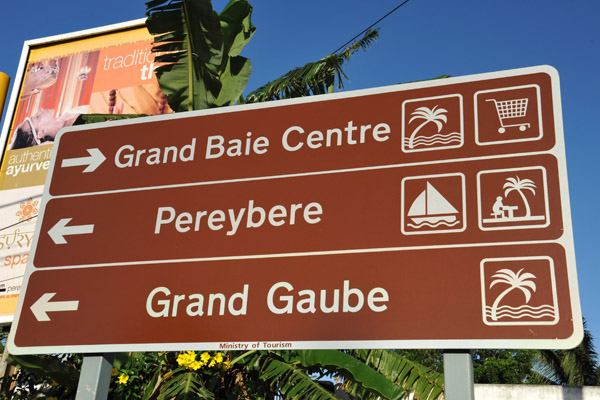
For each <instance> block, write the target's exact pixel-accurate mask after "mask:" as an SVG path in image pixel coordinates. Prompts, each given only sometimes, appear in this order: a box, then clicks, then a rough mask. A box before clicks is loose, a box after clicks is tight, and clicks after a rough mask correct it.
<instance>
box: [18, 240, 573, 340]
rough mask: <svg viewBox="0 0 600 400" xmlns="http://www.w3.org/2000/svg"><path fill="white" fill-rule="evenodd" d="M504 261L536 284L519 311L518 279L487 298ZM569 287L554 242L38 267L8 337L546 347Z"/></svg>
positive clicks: (559, 333)
mask: <svg viewBox="0 0 600 400" xmlns="http://www.w3.org/2000/svg"><path fill="white" fill-rule="evenodd" d="M505 270H510V271H514V273H515V274H517V273H518V272H519V271H522V272H521V274H520V276H521V277H522V278H523V279H522V283H523V284H525V283H527V282H535V283H536V285H537V286H536V290H533V289H532V288H531V287H529V286H526V285H525V286H523V290H526V291H528V292H529V293H530V295H531V298H530V300H529V302H528V303H527V306H528V308H526V309H524V310H522V311H520V312H521V313H522V314H523V315H524V317H523V318H522V319H521V320H514V319H513V318H511V315H513V314H511V313H510V310H508V311H507V307H514V308H515V309H517V312H519V311H518V310H519V307H522V305H523V304H524V302H525V297H524V296H523V292H522V291H521V290H515V291H514V293H512V294H510V295H508V296H503V297H502V298H501V299H499V296H500V293H501V292H502V291H504V290H505V289H506V288H508V287H510V282H511V281H510V279H512V277H511V276H507V277H504V276H503V275H502V274H507V275H509V274H510V273H508V272H503V271H505ZM298 271H301V273H299V272H298ZM500 275H502V276H500ZM494 281H497V283H496V284H494V285H493V286H491V287H490V283H492V282H494ZM570 290H571V289H570V287H569V283H568V271H567V266H566V256H565V253H564V250H563V249H562V247H561V246H559V245H556V244H543V245H539V246H537V247H536V251H534V252H532V251H531V247H530V246H527V245H508V246H492V247H486V246H482V247H474V248H465V247H463V248H448V249H436V250H432V249H427V250H407V251H384V252H374V253H358V254H330V255H318V256H317V255H309V256H296V257H268V258H255V259H246V260H221V261H204V262H187V263H164V264H151V265H146V264H142V265H128V266H122V265H119V266H111V267H103V268H76V269H62V270H42V271H36V272H35V273H34V274H33V275H32V276H31V278H30V280H29V283H28V289H27V293H28V296H27V298H26V301H25V304H24V309H26V310H28V311H27V312H24V313H22V314H21V318H20V320H19V330H22V332H23V333H22V334H21V333H20V332H19V334H18V335H17V336H16V339H15V345H16V346H18V347H19V348H27V347H30V346H31V347H33V348H32V349H31V351H37V352H45V351H46V349H48V348H51V349H53V350H54V351H58V352H79V351H83V350H84V349H92V350H94V351H95V349H103V350H106V351H125V350H126V349H127V350H129V351H131V350H134V349H140V350H142V349H143V350H159V349H160V350H166V349H181V348H188V347H189V348H197V347H200V348H205V349H224V348H225V349H226V348H228V347H227V346H230V345H233V343H237V344H236V345H237V346H245V345H252V344H256V343H258V344H259V346H260V347H259V348H262V349H265V348H269V347H268V346H269V345H273V346H274V347H279V346H278V345H277V344H278V343H295V344H294V346H295V347H296V348H300V347H302V348H313V347H329V346H333V343H335V346H338V347H340V346H341V347H356V346H359V347H371V346H375V345H376V344H378V345H382V346H384V347H398V346H406V345H407V343H408V346H409V347H413V346H417V345H418V346H420V347H438V346H439V345H440V343H445V344H449V343H457V344H458V343H460V342H462V341H464V340H468V341H469V343H470V344H471V345H472V346H475V347H482V346H484V347H489V346H495V347H511V348H513V347H520V346H521V347H522V346H523V345H524V343H526V342H528V341H535V342H536V343H538V344H540V345H541V346H542V347H544V346H554V345H555V343H556V342H555V340H556V339H558V340H561V341H562V340H568V339H569V338H571V337H572V336H573V335H574V328H573V324H572V321H571V318H572V317H573V315H572V314H571V309H572V304H571V297H572V293H570ZM52 293H56V294H55V295H54V296H53V297H51V298H48V297H49V296H48V295H49V294H52ZM119 293H126V295H119ZM498 299H499V300H498ZM531 310H533V311H531ZM516 321H517V322H516ZM116 327H118V328H116ZM128 327H131V329H130V328H128ZM275 327H276V328H275ZM332 327H335V329H331V328H332ZM317 342H319V343H320V344H318V343H317ZM107 344H110V345H107ZM151 344H154V345H151ZM186 346H187V347H186ZM238 348H239V347H238Z"/></svg>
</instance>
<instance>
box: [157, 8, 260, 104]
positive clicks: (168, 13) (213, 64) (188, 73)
mask: <svg viewBox="0 0 600 400" xmlns="http://www.w3.org/2000/svg"><path fill="white" fill-rule="evenodd" d="M251 14H252V7H251V6H250V4H249V3H248V2H247V1H246V0H231V1H230V2H229V4H227V6H226V7H225V8H224V9H223V11H222V12H221V14H217V13H216V12H215V11H214V10H213V8H212V4H211V2H210V0H153V1H149V2H147V3H146V15H147V16H148V18H147V20H146V26H147V27H148V31H149V32H150V33H151V34H152V35H155V42H154V45H153V48H152V51H153V52H154V53H155V54H156V57H155V62H157V63H159V64H160V66H159V67H158V68H157V69H156V76H157V78H158V81H159V84H160V88H161V90H162V92H163V93H164V94H166V95H167V99H168V103H169V105H170V107H171V108H172V109H173V110H174V111H175V112H178V111H191V110H201V109H206V108H211V107H219V106H225V105H232V104H234V103H235V102H236V101H237V100H238V99H239V98H240V96H241V95H242V92H243V90H244V88H245V87H246V83H247V82H248V79H249V77H250V72H251V71H252V66H251V64H250V60H248V59H247V58H245V57H242V56H240V55H239V53H240V52H241V50H242V48H243V47H244V46H245V45H246V44H247V43H248V42H249V41H250V39H251V38H252V35H253V34H254V31H255V30H256V28H255V27H254V26H253V25H252V23H251V22H250V16H251Z"/></svg>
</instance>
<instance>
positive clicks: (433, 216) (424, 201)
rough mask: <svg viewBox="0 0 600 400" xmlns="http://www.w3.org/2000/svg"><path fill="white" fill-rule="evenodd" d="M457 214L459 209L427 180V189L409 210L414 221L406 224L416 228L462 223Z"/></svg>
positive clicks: (409, 214) (409, 215) (449, 225)
mask: <svg viewBox="0 0 600 400" xmlns="http://www.w3.org/2000/svg"><path fill="white" fill-rule="evenodd" d="M457 214H459V211H458V210H457V209H456V208H454V206H453V205H452V204H450V202H449V201H448V200H446V198H445V197H444V196H442V195H441V194H440V192H438V191H437V189H436V188H435V187H433V185H432V184H431V183H429V182H427V186H426V188H425V190H423V191H422V192H421V193H420V194H419V195H418V196H417V198H416V199H415V200H414V201H413V203H412V205H411V206H410V209H409V210H408V214H407V215H408V217H410V220H412V223H411V222H408V223H407V224H406V225H407V226H410V227H411V228H414V229H420V228H423V227H425V226H426V227H429V228H437V227H438V226H441V225H444V226H448V227H452V226H455V225H457V224H459V223H460V220H459V219H458V218H457Z"/></svg>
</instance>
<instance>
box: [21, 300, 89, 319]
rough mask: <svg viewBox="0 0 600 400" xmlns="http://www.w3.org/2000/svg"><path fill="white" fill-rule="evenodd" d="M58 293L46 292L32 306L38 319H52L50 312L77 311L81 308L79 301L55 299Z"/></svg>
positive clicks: (32, 310)
mask: <svg viewBox="0 0 600 400" xmlns="http://www.w3.org/2000/svg"><path fill="white" fill-rule="evenodd" d="M55 295H56V293H44V294H43V295H42V296H41V297H40V298H39V299H38V300H37V301H36V302H35V303H33V305H32V306H31V307H30V308H31V312H32V313H33V315H34V316H35V319H37V320H38V321H50V317H49V316H48V313H49V312H57V311H77V309H78V308H79V301H77V300H73V301H53V302H51V301H50V300H52V298H53V297H54V296H55Z"/></svg>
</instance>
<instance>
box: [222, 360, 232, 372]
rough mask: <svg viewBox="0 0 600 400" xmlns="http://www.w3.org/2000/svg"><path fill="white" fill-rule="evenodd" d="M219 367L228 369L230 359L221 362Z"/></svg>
mask: <svg viewBox="0 0 600 400" xmlns="http://www.w3.org/2000/svg"><path fill="white" fill-rule="evenodd" d="M221 367H223V369H224V370H228V369H229V368H230V367H231V361H229V360H226V361H224V362H223V364H221Z"/></svg>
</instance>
